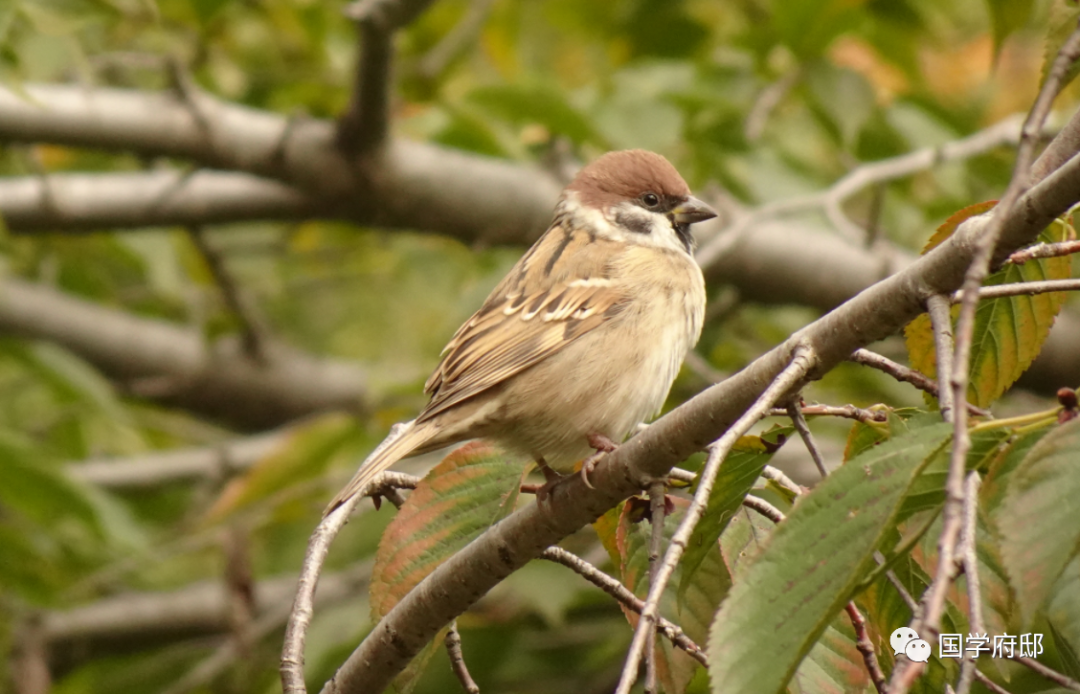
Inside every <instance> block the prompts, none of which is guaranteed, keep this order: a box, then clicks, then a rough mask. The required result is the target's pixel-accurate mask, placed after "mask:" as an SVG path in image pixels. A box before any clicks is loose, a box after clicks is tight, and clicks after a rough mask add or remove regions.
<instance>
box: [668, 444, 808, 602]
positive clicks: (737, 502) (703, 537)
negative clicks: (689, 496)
mask: <svg viewBox="0 0 1080 694" xmlns="http://www.w3.org/2000/svg"><path fill="white" fill-rule="evenodd" d="M794 431H795V430H794V428H793V427H790V426H789V427H779V426H777V427H773V428H772V429H770V430H769V431H767V432H765V433H764V434H763V435H762V436H743V437H742V438H740V439H739V441H738V443H736V444H735V447H734V448H733V449H732V451H731V453H729V454H728V457H727V458H725V459H724V462H722V463H720V470H719V471H718V472H717V475H716V483H715V484H714V485H713V488H712V493H711V494H710V495H709V503H708V506H707V507H706V509H705V513H704V514H703V515H702V517H701V521H700V522H699V523H698V525H697V528H695V529H694V533H693V534H692V535H691V536H690V540H689V541H688V542H687V544H686V553H685V555H684V556H683V560H682V577H681V579H680V581H679V583H677V584H676V585H678V586H679V594H680V595H682V594H683V592H684V591H685V590H686V589H687V588H688V587H689V586H690V585H691V584H692V583H693V581H694V579H695V574H696V573H697V570H698V567H700V566H701V563H702V562H703V561H704V560H705V558H706V557H707V556H709V555H710V554H711V553H712V552H714V551H715V550H716V541H717V540H719V539H720V535H721V534H722V533H723V532H724V529H725V528H726V527H727V525H728V522H729V521H730V520H731V518H732V516H734V515H735V512H736V511H738V510H739V508H740V506H741V505H742V502H743V499H744V498H745V497H746V495H747V493H748V492H749V491H750V489H751V488H752V487H753V486H754V482H756V481H757V479H758V477H760V476H761V471H762V469H764V467H765V465H766V464H767V463H768V462H769V460H770V459H771V458H772V456H773V454H775V453H776V451H778V450H779V449H780V446H782V445H783V443H784V441H785V440H786V439H787V438H788V437H790V436H791V434H792V433H793V432H794ZM694 491H695V492H696V491H697V485H696V484H695V485H694Z"/></svg>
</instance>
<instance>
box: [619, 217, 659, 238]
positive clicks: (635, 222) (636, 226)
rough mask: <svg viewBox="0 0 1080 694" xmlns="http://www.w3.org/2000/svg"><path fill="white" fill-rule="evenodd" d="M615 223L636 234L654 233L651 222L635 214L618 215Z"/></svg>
mask: <svg viewBox="0 0 1080 694" xmlns="http://www.w3.org/2000/svg"><path fill="white" fill-rule="evenodd" d="M615 223H616V224H618V225H619V226H621V227H623V228H624V229H628V230H630V231H632V232H634V233H635V234H648V233H649V232H651V231H652V225H651V224H650V223H649V220H648V219H645V218H642V217H639V216H637V215H635V214H628V213H620V214H617V215H615Z"/></svg>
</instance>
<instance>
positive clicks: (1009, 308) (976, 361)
mask: <svg viewBox="0 0 1080 694" xmlns="http://www.w3.org/2000/svg"><path fill="white" fill-rule="evenodd" d="M990 204H991V203H983V204H982V205H974V206H972V207H969V208H967V209H965V210H963V211H961V212H960V213H957V214H956V215H953V216H952V217H950V218H949V220H948V221H947V222H946V223H945V224H943V225H942V226H941V227H940V228H939V229H938V231H937V233H935V234H934V236H933V237H932V238H931V240H930V242H929V243H927V246H926V248H925V249H924V251H923V252H924V253H925V252H926V251H928V250H930V249H931V248H933V247H935V246H937V245H938V244H939V243H941V242H942V241H943V240H945V238H947V237H948V236H949V235H951V234H952V233H953V232H954V231H955V230H956V227H957V226H958V225H959V223H960V222H961V221H963V219H966V217H964V215H967V216H972V215H973V214H976V213H979V212H982V211H985V210H984V209H983V208H985V207H986V206H987V205H990ZM1075 237H1076V233H1075V231H1074V230H1073V228H1072V226H1071V225H1070V224H1068V223H1067V222H1065V221H1062V220H1058V221H1055V222H1054V223H1053V224H1051V225H1050V226H1049V227H1047V228H1046V229H1045V230H1043V232H1042V233H1041V234H1040V235H1039V239H1038V240H1039V241H1040V242H1044V243H1054V242H1058V241H1066V240H1071V239H1073V238H1075ZM1071 274H1072V265H1071V259H1070V257H1069V256H1063V257H1059V258H1045V259H1040V260H1030V261H1028V262H1026V263H1024V264H1023V265H1014V264H1008V265H1005V266H1004V267H1003V268H1001V269H1000V270H998V271H997V272H995V273H993V274H992V275H990V276H989V277H988V278H987V280H986V283H985V284H986V286H994V285H1000V284H1012V283H1018V282H1031V281H1040V280H1047V279H1065V278H1068V277H1070V276H1071ZM1064 301H1065V295H1064V293H1062V292H1053V293H1047V294H1036V295H1034V296H1012V297H1003V298H1000V299H992V300H989V301H981V302H979V306H978V308H977V310H976V312H975V326H974V332H973V335H972V344H971V364H970V371H969V374H968V377H969V385H968V400H969V401H971V402H972V403H974V404H976V405H978V406H980V407H987V406H989V405H990V404H991V403H993V402H994V401H995V400H997V399H998V398H999V397H1001V394H1002V393H1004V392H1005V391H1006V390H1007V389H1008V388H1009V386H1011V385H1012V384H1013V383H1014V382H1016V379H1017V378H1019V377H1020V374H1022V373H1023V372H1024V371H1025V370H1027V368H1028V367H1029V366H1030V365H1031V362H1033V361H1034V360H1035V357H1037V356H1038V354H1039V351H1040V350H1041V349H1042V345H1043V343H1044V342H1045V340H1046V337H1047V336H1048V335H1049V334H1050V327H1051V326H1052V325H1053V323H1054V319H1055V318H1056V317H1057V314H1058V312H1059V311H1060V310H1061V306H1062V305H1063V303H1064ZM958 311H959V307H954V309H953V318H954V320H955V317H956V315H957V313H958ZM904 336H905V338H906V341H907V348H908V356H909V360H910V362H911V365H912V367H913V368H915V369H917V370H919V371H921V372H923V373H924V374H926V375H927V376H930V377H931V378H933V377H935V376H936V374H937V363H936V355H935V353H934V346H933V331H932V330H931V326H930V319H929V317H928V316H927V315H926V314H923V315H921V316H919V317H918V318H916V319H915V320H913V321H912V322H911V323H909V324H908V326H907V327H906V328H905V329H904Z"/></svg>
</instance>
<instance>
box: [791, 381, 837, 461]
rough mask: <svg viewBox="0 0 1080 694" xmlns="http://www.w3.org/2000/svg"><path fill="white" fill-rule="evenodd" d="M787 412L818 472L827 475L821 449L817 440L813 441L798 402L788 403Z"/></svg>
mask: <svg viewBox="0 0 1080 694" xmlns="http://www.w3.org/2000/svg"><path fill="white" fill-rule="evenodd" d="M787 413H788V416H789V417H791V423H792V424H794V425H795V431H797V432H799V437H800V438H802V440H803V444H804V445H805V446H806V450H808V451H810V457H811V458H813V459H814V465H816V466H817V469H818V472H819V473H821V476H822V477H828V476H829V470H828V468H826V467H825V459H824V458H822V457H821V451H820V450H819V449H818V447H817V442H815V441H814V435H813V434H811V433H810V427H809V426H808V425H807V424H806V417H803V413H802V410H801V409H800V408H799V403H798V402H796V401H794V400H792V401H791V402H790V403H788V406H787Z"/></svg>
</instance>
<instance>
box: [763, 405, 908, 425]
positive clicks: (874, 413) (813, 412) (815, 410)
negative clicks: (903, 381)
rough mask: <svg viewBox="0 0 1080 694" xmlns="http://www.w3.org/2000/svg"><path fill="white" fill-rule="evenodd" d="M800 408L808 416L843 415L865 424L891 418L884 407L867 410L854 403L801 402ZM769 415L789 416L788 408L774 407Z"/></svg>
mask: <svg viewBox="0 0 1080 694" xmlns="http://www.w3.org/2000/svg"><path fill="white" fill-rule="evenodd" d="M799 409H800V410H801V411H802V413H803V416H806V417H843V418H845V419H854V420H855V421H857V422H862V423H863V424H869V423H870V422H879V423H880V422H886V421H888V420H889V413H888V412H886V411H885V410H883V409H878V410H867V409H864V408H862V407H855V406H854V405H807V404H801V405H800V406H799ZM769 416H770V417H787V416H788V410H787V408H786V407H774V408H772V409H771V410H769Z"/></svg>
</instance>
